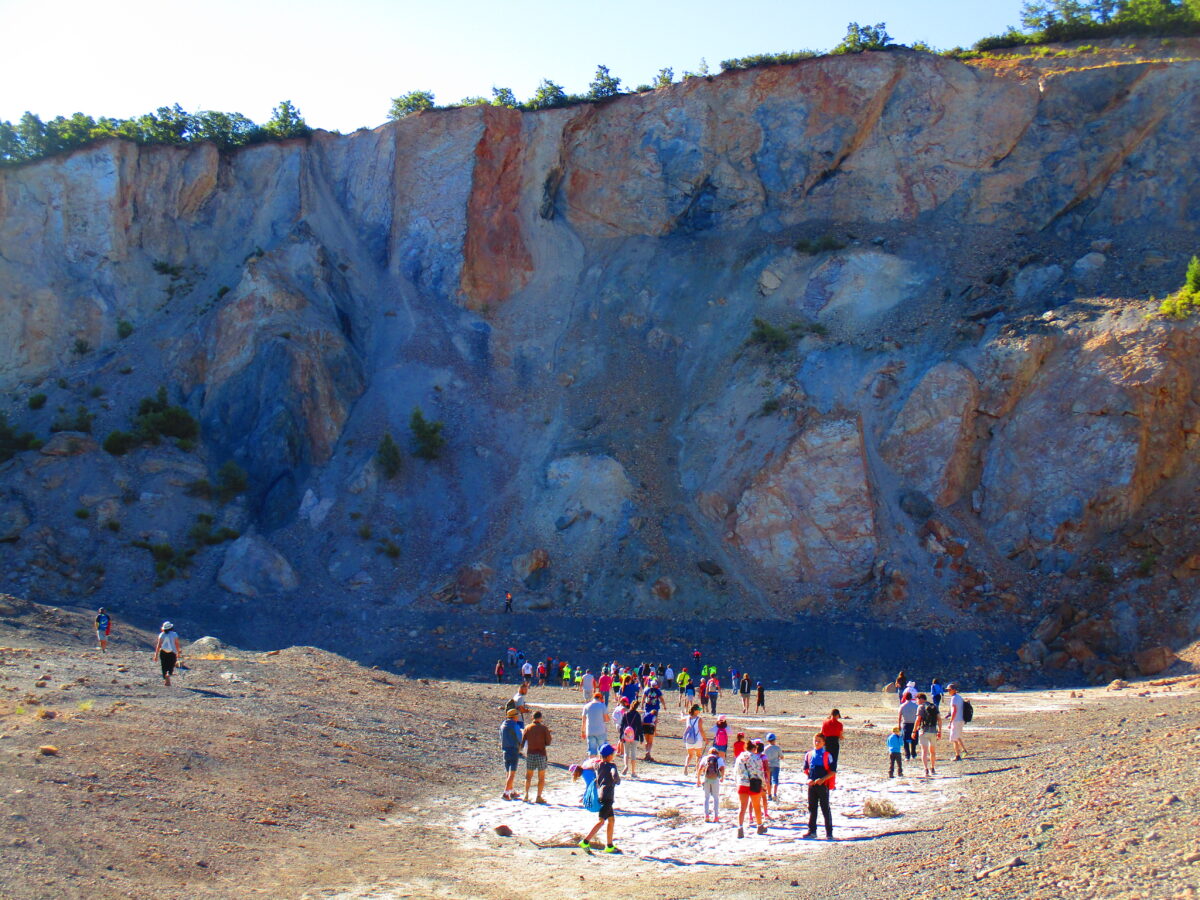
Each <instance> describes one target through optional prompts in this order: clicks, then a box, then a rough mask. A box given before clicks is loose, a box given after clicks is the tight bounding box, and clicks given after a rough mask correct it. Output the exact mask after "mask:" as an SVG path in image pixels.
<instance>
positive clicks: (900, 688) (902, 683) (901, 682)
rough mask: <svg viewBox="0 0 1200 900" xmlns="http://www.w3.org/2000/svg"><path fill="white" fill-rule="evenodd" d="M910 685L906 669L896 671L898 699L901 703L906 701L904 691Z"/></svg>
mask: <svg viewBox="0 0 1200 900" xmlns="http://www.w3.org/2000/svg"><path fill="white" fill-rule="evenodd" d="M907 685H908V678H907V677H906V676H905V675H904V670H903V669H901V670H900V671H899V672H897V673H896V685H895V687H896V699H897V700H899V701H900V702H901V703H903V702H904V691H905V690H906V687H907Z"/></svg>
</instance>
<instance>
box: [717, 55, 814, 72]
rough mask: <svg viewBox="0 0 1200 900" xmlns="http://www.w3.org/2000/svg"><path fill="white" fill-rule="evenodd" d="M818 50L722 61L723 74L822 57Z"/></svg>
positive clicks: (751, 56)
mask: <svg viewBox="0 0 1200 900" xmlns="http://www.w3.org/2000/svg"><path fill="white" fill-rule="evenodd" d="M820 55H821V54H820V53H818V52H817V51H816V50H791V51H788V52H784V53H755V54H752V55H750V56H741V57H737V58H736V59H724V60H721V71H722V72H734V71H737V70H739V69H757V68H760V67H762V66H779V65H784V64H786V63H792V62H799V61H800V60H802V59H812V58H813V57H816V56H820Z"/></svg>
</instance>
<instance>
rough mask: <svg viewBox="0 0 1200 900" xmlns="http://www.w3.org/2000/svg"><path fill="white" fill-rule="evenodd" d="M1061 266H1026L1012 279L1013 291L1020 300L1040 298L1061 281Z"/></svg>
mask: <svg viewBox="0 0 1200 900" xmlns="http://www.w3.org/2000/svg"><path fill="white" fill-rule="evenodd" d="M1062 277H1063V269H1062V266H1026V267H1025V268H1023V269H1022V270H1021V271H1020V272H1018V273H1017V277H1016V278H1014V279H1013V293H1014V294H1016V296H1017V299H1018V300H1021V301H1025V300H1036V299H1040V298H1042V297H1044V296H1046V295H1047V294H1049V292H1050V290H1051V289H1052V288H1053V287H1054V286H1055V285H1057V284H1058V283H1059V282H1060V281H1062Z"/></svg>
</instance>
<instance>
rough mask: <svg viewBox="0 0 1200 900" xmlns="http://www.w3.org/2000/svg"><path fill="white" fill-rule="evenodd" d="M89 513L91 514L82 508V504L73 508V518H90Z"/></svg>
mask: <svg viewBox="0 0 1200 900" xmlns="http://www.w3.org/2000/svg"><path fill="white" fill-rule="evenodd" d="M91 515H92V514H91V513H90V512H88V511H87V510H86V509H84V508H83V507H82V506H81V507H79V509H77V510H75V518H77V519H87V518H90V517H91Z"/></svg>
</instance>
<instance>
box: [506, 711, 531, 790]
mask: <svg viewBox="0 0 1200 900" xmlns="http://www.w3.org/2000/svg"><path fill="white" fill-rule="evenodd" d="M504 715H505V719H504V723H503V724H502V725H501V726H500V752H501V753H502V754H503V755H504V793H503V794H501V795H500V799H502V800H516V799H517V792H516V791H515V790H514V789H513V782H514V781H515V780H516V777H517V760H518V759H520V757H521V732H523V731H524V730H525V729H523V728H522V727H521V723H520V721H518V719H517V711H516V710H515V709H509V710H506V711H505V713H504Z"/></svg>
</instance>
